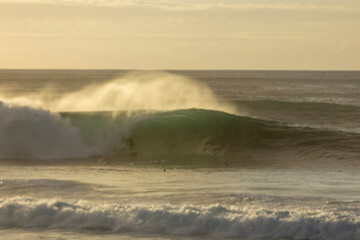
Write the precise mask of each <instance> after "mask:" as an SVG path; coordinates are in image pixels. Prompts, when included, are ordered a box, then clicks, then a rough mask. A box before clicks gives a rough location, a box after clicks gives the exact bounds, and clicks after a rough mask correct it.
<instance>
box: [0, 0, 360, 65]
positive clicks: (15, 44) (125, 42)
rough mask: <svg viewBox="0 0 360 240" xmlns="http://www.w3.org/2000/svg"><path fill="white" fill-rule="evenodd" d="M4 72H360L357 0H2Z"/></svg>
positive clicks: (1, 58)
mask: <svg viewBox="0 0 360 240" xmlns="http://www.w3.org/2000/svg"><path fill="white" fill-rule="evenodd" d="M0 68H97V69H99V68H106V69H109V68H114V69H309V70H310V69H319V70H321V69H328V70H341V69H343V70H360V1H359V0H312V1H309V0H283V1H281V0H222V1H217V0H206V1H205V0H22V1H21V0H20V1H17V0H0Z"/></svg>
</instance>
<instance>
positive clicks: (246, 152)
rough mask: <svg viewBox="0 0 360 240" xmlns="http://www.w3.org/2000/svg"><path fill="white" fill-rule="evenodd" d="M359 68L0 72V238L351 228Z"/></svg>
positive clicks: (358, 218)
mask: <svg viewBox="0 0 360 240" xmlns="http://www.w3.org/2000/svg"><path fill="white" fill-rule="evenodd" d="M359 120H360V72H359V71H353V72H352V71H198V70H191V71H190V70H189V71H180V70H178V71H175V70H171V71H170V70H169V71H131V70H0V239H141V240H142V239H146V240H149V239H241V240H251V239H266V240H269V239H271V240H272V239H276V240H295V239H302V240H305V239H309V240H310V239H311V240H313V239H314V240H315V239H319V240H325V239H326V240H327V239H329V240H342V239H344V240H345V239H346V240H351V239H360V174H359V170H360V121H359Z"/></svg>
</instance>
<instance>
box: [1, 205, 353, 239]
mask: <svg viewBox="0 0 360 240" xmlns="http://www.w3.org/2000/svg"><path fill="white" fill-rule="evenodd" d="M356 214H358V212H356ZM356 214H355V213H352V214H349V213H348V212H345V213H334V212H332V211H326V210H323V211H317V210H314V211H311V210H306V209H296V210H286V209H285V210H277V209H265V208H262V207H256V208H249V207H245V206H244V207H241V206H237V207H235V206H232V207H226V206H223V205H210V206H202V207H197V206H192V205H184V206H181V207H180V206H171V205H160V206H122V205H118V204H95V203H89V202H87V201H77V202H74V203H67V202H62V201H58V200H56V199H52V200H35V199H32V198H9V199H0V228H26V229H29V228H35V229H37V228H43V229H58V230H60V229H61V230H80V231H81V230H88V231H103V232H110V233H123V232H126V233H128V232H140V233H160V234H164V233H165V234H178V235H185V236H191V235H199V234H202V235H203V234H205V235H206V236H209V237H217V238H221V239H223V238H241V239H328V240H340V239H348V240H352V239H354V240H355V239H359V238H360V231H359V227H360V222H359V218H358V216H356Z"/></svg>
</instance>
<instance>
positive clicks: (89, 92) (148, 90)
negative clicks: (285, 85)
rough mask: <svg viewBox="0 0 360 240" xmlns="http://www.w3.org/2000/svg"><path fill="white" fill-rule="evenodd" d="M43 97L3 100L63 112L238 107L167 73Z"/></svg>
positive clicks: (125, 78)
mask: <svg viewBox="0 0 360 240" xmlns="http://www.w3.org/2000/svg"><path fill="white" fill-rule="evenodd" d="M48 92H49V91H48V89H47V88H44V90H43V91H42V92H41V93H37V94H24V95H22V96H11V95H8V94H6V93H2V94H0V100H2V101H4V102H8V103H12V104H20V105H26V106H33V107H42V108H44V109H48V110H50V111H52V112H60V111H127V112H128V113H129V114H131V113H133V112H134V111H138V110H143V111H148V112H150V111H168V110H176V109H190V108H199V109H210V110H218V111H224V112H228V113H237V110H236V107H234V106H232V105H231V104H229V103H224V102H221V101H219V100H218V99H217V98H216V96H215V95H214V94H213V92H212V90H211V89H210V88H209V87H208V86H207V85H206V84H204V83H201V82H197V81H195V80H192V79H190V78H187V77H183V76H179V75H175V74H170V73H166V72H159V71H153V72H146V74H145V73H142V72H132V73H128V74H127V75H125V76H122V77H120V78H115V79H112V80H109V81H104V82H101V83H93V84H91V85H89V86H86V87H84V88H82V89H80V90H78V91H75V92H69V93H66V94H62V95H61V96H57V97H53V96H51V95H50V96H49V93H48Z"/></svg>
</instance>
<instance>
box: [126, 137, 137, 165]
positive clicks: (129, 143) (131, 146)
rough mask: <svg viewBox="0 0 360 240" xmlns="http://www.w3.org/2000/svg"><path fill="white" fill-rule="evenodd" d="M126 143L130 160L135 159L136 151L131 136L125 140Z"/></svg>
mask: <svg viewBox="0 0 360 240" xmlns="http://www.w3.org/2000/svg"><path fill="white" fill-rule="evenodd" d="M125 142H126V145H127V147H128V149H129V151H130V157H131V161H135V159H136V151H135V142H134V140H133V139H132V137H129V138H127V139H126V140H125Z"/></svg>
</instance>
